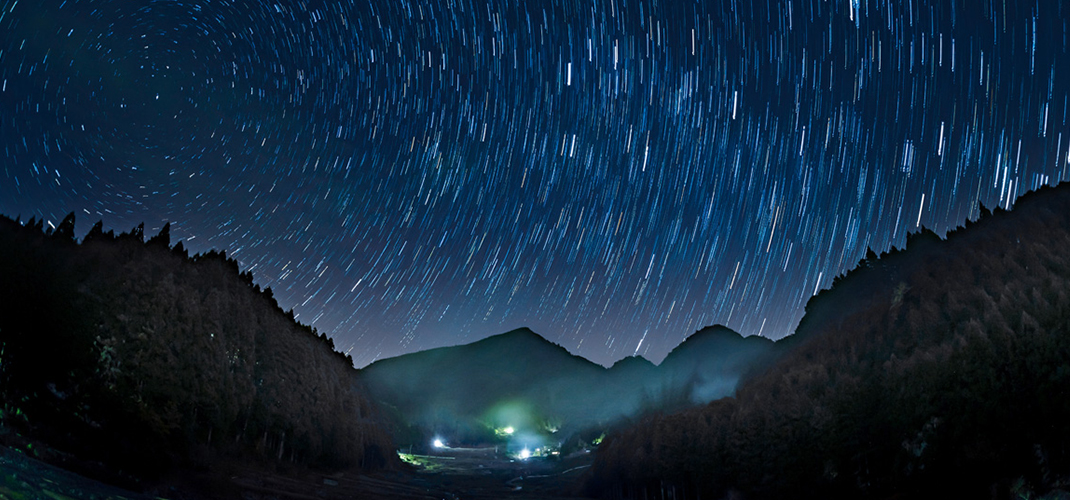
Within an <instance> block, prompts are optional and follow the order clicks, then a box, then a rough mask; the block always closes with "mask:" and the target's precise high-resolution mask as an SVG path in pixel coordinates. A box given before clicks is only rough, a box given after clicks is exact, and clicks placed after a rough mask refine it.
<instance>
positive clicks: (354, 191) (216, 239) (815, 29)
mask: <svg viewBox="0 0 1070 500" xmlns="http://www.w3.org/2000/svg"><path fill="white" fill-rule="evenodd" d="M1068 11H1070V4H1067V3H1066V2H1062V1H1059V0H895V1H892V0H836V1H824V0H790V1H789V0H764V1H750V0H709V1H700V2H685V1H656V0H641V1H640V0H585V1H576V2H573V1H561V0H542V1H524V2H517V1H507V2H502V1H499V0H492V1H491V2H489V3H484V2H471V1H468V0H436V1H430V2H423V1H406V0H389V1H382V0H355V1H344V0H343V1H333V0H332V1H317V0H279V1H277V2H271V1H251V0H250V1H237V0H234V1H228V0H201V1H185V0H166V1H165V0H141V1H129V0H66V1H63V0H33V1H30V0H20V1H15V0H0V85H2V90H0V212H2V213H4V214H6V215H9V216H12V217H14V216H16V215H21V216H22V218H23V219H24V220H25V219H28V218H30V217H38V218H42V217H43V218H44V219H45V220H47V221H50V222H51V223H53V224H55V223H58V221H59V220H60V219H62V218H63V216H64V215H66V214H67V213H68V212H72V211H73V212H76V214H77V216H78V219H79V226H78V227H79V234H84V232H85V231H87V230H88V228H89V226H90V225H91V224H92V223H94V222H96V221H97V220H99V219H102V220H103V221H104V223H105V226H106V227H110V228H113V229H116V230H118V231H125V230H129V229H130V228H132V227H134V226H136V225H137V224H138V223H140V222H145V224H146V232H147V233H148V234H155V232H156V231H157V230H158V229H159V228H160V227H161V226H162V225H163V223H164V222H166V221H170V222H172V223H173V227H172V236H173V238H175V239H179V238H180V239H184V240H185V242H184V243H185V244H186V245H187V247H189V248H190V249H191V250H195V251H206V250H208V249H211V248H217V249H224V250H226V251H227V253H228V255H230V256H232V257H235V258H236V259H238V261H239V262H240V264H241V266H242V267H243V269H248V270H251V271H252V272H253V274H254V276H255V279H256V281H257V282H258V283H260V284H261V285H263V286H270V287H271V288H272V289H273V290H274V291H275V294H276V297H277V298H278V299H279V302H280V304H281V305H282V306H283V307H284V308H287V309H288V308H290V307H292V308H294V310H295V312H296V313H298V319H299V320H300V321H302V322H304V323H307V324H311V325H313V326H315V327H316V328H317V329H319V330H320V331H323V332H326V333H328V334H329V335H331V336H332V337H333V338H334V339H335V342H336V344H337V345H338V347H339V348H340V349H342V350H343V351H347V352H349V353H350V354H351V355H352V356H353V358H354V360H355V362H356V364H357V366H363V365H365V364H367V363H369V362H371V361H372V360H374V359H377V358H382V357H389V356H394V355H398V354H401V353H405V352H412V351H416V350H421V349H427V348H431V347H438V346H443V345H454V344H459V343H465V342H471V341H475V340H478V339H480V338H483V337H486V336H488V335H492V334H495V333H500V332H504V331H506V330H509V329H512V328H516V327H520V326H529V327H531V328H532V329H533V330H535V331H536V332H538V333H540V334H542V335H543V336H545V337H546V338H548V339H549V340H551V341H553V342H556V343H559V344H561V345H563V346H564V347H566V348H568V349H569V350H570V351H572V352H573V353H576V354H579V355H582V356H585V357H587V358H589V359H591V360H593V361H596V362H599V363H603V364H609V363H612V362H613V361H615V360H617V359H619V358H621V357H624V356H628V355H631V354H634V353H638V354H642V355H644V356H646V357H648V358H650V359H652V360H654V361H659V360H660V359H661V358H662V357H663V356H664V355H665V354H666V353H667V352H668V351H669V350H670V349H671V348H672V347H674V346H675V345H676V344H678V343H679V342H680V341H682V340H683V339H684V338H685V337H687V336H688V335H689V334H691V333H692V332H694V331H695V330H697V329H699V328H701V327H703V326H705V325H711V324H716V323H723V324H726V325H728V326H729V327H731V328H733V329H735V330H737V331H739V332H741V333H743V334H745V335H756V334H757V335H763V336H766V337H770V338H773V339H777V338H780V337H783V336H784V335H787V334H790V333H791V332H792V331H793V329H794V327H795V325H796V324H797V323H798V321H799V319H800V317H801V316H802V312H803V306H804V305H805V303H806V301H807V300H808V299H809V298H810V297H811V296H812V295H813V294H814V292H815V291H816V290H818V289H820V288H823V287H827V286H828V285H829V284H830V282H831V280H832V278H833V277H835V276H836V275H837V274H840V273H841V272H843V271H845V270H847V269H849V268H851V267H853V266H854V264H855V263H856V262H857V261H858V260H859V259H860V258H862V256H863V255H864V254H865V252H866V249H867V247H872V248H874V249H875V250H877V251H878V252H879V251H882V250H887V249H889V248H890V247H891V246H893V245H896V246H901V245H902V244H903V242H904V241H905V237H906V235H907V233H908V232H911V231H917V230H918V228H919V226H925V227H929V228H932V229H934V230H936V231H937V232H938V233H942V232H943V231H946V230H948V229H951V228H954V227H956V226H958V225H960V224H962V223H963V222H964V221H965V220H966V219H967V218H973V217H976V216H977V213H978V212H977V204H978V202H979V201H980V202H983V203H985V204H986V205H988V206H994V205H1000V206H1004V207H1010V206H1013V201H1014V199H1015V198H1016V197H1018V196H1020V195H1021V194H1023V193H1025V192H1026V191H1028V190H1031V189H1034V188H1036V187H1037V186H1039V185H1042V184H1054V183H1057V182H1059V181H1061V180H1064V179H1067V178H1068V177H1070V172H1068V168H1070V156H1068V153H1070V128H1068V125H1067V124H1068V117H1070V115H1068V109H1067V106H1068V100H1070V84H1068V83H1067V82H1068V81H1070V75H1068V74H1067V73H1068V71H1070V70H1068V68H1070V65H1068V64H1065V63H1064V62H1065V61H1067V60H1070V59H1068V57H1070V54H1068V51H1070V41H1068V37H1070V28H1068V23H1070V12H1068ZM1060 63H1063V64H1060Z"/></svg>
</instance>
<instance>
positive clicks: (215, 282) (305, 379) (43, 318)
mask: <svg viewBox="0 0 1070 500" xmlns="http://www.w3.org/2000/svg"><path fill="white" fill-rule="evenodd" d="M0 284H2V286H0V404H2V406H0V430H2V431H3V432H2V433H0V437H3V438H4V439H6V440H8V441H13V440H14V441H19V440H27V439H28V440H30V441H32V442H37V443H44V444H45V445H47V446H48V447H50V448H54V449H56V450H59V452H60V453H61V454H64V455H66V454H69V455H70V456H73V457H77V459H78V460H80V461H83V462H97V461H99V462H103V463H105V464H108V465H109V467H111V468H113V469H122V470H124V471H127V472H133V473H135V474H137V475H141V476H143V477H151V476H153V475H156V474H160V473H163V472H164V471H166V470H168V469H170V468H172V467H187V466H197V467H201V466H205V465H209V464H211V463H213V462H214V461H216V460H219V459H240V460H245V461H248V460H252V461H254V462H261V463H266V464H271V463H279V462H283V463H294V464H302V465H308V466H314V467H324V468H331V469H338V468H344V467H362V468H375V467H380V466H383V465H385V464H387V463H388V462H392V461H393V460H395V459H396V457H395V455H394V453H393V445H392V444H391V442H390V438H389V437H388V436H387V435H386V434H385V433H384V432H383V431H382V430H381V426H380V425H379V424H378V422H377V420H376V419H377V412H376V410H375V408H374V407H373V405H372V404H371V402H370V401H369V399H368V398H366V397H365V394H364V392H363V391H362V389H360V388H359V387H357V386H356V385H355V379H354V376H353V369H352V365H351V360H350V359H349V358H348V357H347V356H345V355H343V354H341V353H338V352H335V351H334V349H333V348H334V346H333V343H332V342H331V340H330V339H329V338H327V337H326V336H325V335H319V334H317V332H315V331H314V330H313V329H311V328H309V327H307V326H304V325H301V324H299V323H297V322H296V321H295V320H294V317H293V313H292V311H291V312H288V313H287V312H283V311H282V310H281V309H280V308H279V306H278V304H277V303H276V301H275V300H274V298H273V297H272V294H271V291H270V289H268V290H261V289H260V288H259V286H257V285H255V284H254V283H253V280H252V275H251V274H249V273H240V272H239V269H238V264H237V262H236V261H234V260H233V259H228V258H227V257H226V256H225V254H222V253H215V252H209V253H207V254H203V255H196V256H192V257H191V256H189V255H188V254H187V252H186V250H184V249H183V247H182V244H181V243H178V244H176V245H174V247H172V246H171V243H170V238H169V227H168V226H165V227H164V228H163V230H162V231H161V232H160V233H159V234H158V235H156V236H154V237H152V238H150V239H149V240H148V241H147V242H146V241H144V235H143V229H142V227H140V226H139V227H138V228H136V229H134V230H133V231H131V232H129V233H123V234H120V235H114V234H113V233H112V232H107V233H105V232H103V231H102V230H101V224H100V223H98V224H97V225H96V226H94V227H93V229H92V230H91V231H90V232H89V233H88V234H87V235H86V236H85V237H84V239H83V241H82V242H81V243H78V242H77V241H76V238H75V235H74V216H73V214H72V215H70V216H68V217H67V218H66V219H65V220H64V221H63V222H62V223H61V224H60V225H59V226H57V227H56V228H55V230H51V229H45V228H44V227H43V224H42V222H41V221H36V222H35V221H32V220H31V221H30V222H28V223H25V224H21V223H19V222H17V221H13V220H11V219H8V218H2V219H0ZM16 437H18V439H16ZM32 449H33V448H31V450H32Z"/></svg>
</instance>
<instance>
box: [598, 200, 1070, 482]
mask: <svg viewBox="0 0 1070 500" xmlns="http://www.w3.org/2000/svg"><path fill="white" fill-rule="evenodd" d="M1068 250H1070V185H1067V184H1063V185H1061V186H1059V187H1058V188H1044V189H1041V190H1040V191H1038V192H1035V193H1031V194H1029V195H1026V196H1025V197H1023V198H1021V199H1020V200H1019V201H1018V203H1017V206H1016V207H1015V209H1014V210H1013V211H1012V212H1005V211H1002V210H998V209H997V210H996V213H994V214H993V213H990V212H988V210H986V209H984V208H983V207H982V216H981V217H980V219H979V220H978V221H976V222H973V223H968V224H967V227H966V228H960V229H958V230H955V231H952V232H951V233H949V234H948V236H947V239H946V240H941V239H940V238H939V237H938V236H937V235H935V234H933V233H931V232H928V231H923V232H922V233H919V234H915V235H912V236H911V237H910V238H909V239H908V245H907V248H906V249H905V250H904V251H892V252H890V253H886V254H883V255H880V256H877V255H874V254H873V253H872V252H871V253H870V254H869V255H868V256H867V258H866V259H864V260H863V261H862V262H860V263H859V265H858V267H857V268H855V269H854V270H853V271H851V272H849V273H847V275H846V276H842V277H840V278H838V279H837V280H836V283H835V285H834V286H833V287H832V289H831V290H827V291H824V292H822V293H821V294H819V295H818V296H817V297H815V298H814V299H812V300H811V302H810V303H809V304H808V306H807V313H806V316H805V318H804V319H803V321H802V322H801V324H800V326H799V328H798V330H797V333H796V334H795V335H794V336H793V337H789V338H788V339H785V340H784V341H782V342H785V343H786V344H787V345H789V346H792V347H793V348H792V350H790V351H789V352H788V353H787V354H785V355H784V357H783V358H782V359H781V360H780V361H779V363H778V364H777V365H775V366H774V367H773V368H772V369H770V370H769V371H767V372H765V373H763V374H761V375H758V376H756V377H755V378H753V379H751V380H749V381H747V382H746V383H745V384H744V385H742V386H741V387H740V389H739V390H738V391H737V397H735V398H726V399H722V400H718V401H714V402H713V403H711V404H709V405H707V406H705V407H702V408H697V409H693V410H689V411H685V412H682V413H679V414H675V415H670V416H657V417H652V418H650V419H648V420H646V421H645V422H643V423H642V424H640V425H638V426H635V427H632V428H630V429H628V430H626V431H624V432H621V433H618V434H616V435H611V436H610V437H609V438H607V439H606V440H605V442H604V443H603V444H602V446H601V447H600V448H599V450H598V456H597V461H596V462H595V465H594V466H593V468H592V469H593V475H592V479H591V481H590V482H589V486H590V488H591V491H592V493H595V494H598V495H600V496H602V497H607V498H723V497H724V496H726V495H738V496H742V497H744V498H891V497H897V498H917V497H930V498H932V497H940V496H948V497H958V498H982V497H984V498H1008V497H1010V495H1011V494H1012V493H1014V494H1015V495H1016V496H1015V497H1016V498H1017V497H1018V496H1021V497H1022V498H1027V497H1029V495H1033V494H1043V493H1045V492H1048V491H1051V490H1053V489H1057V488H1066V487H1067V485H1068V484H1070V476H1068V475H1070V397H1067V395H1070V331H1068V329H1070V251H1068Z"/></svg>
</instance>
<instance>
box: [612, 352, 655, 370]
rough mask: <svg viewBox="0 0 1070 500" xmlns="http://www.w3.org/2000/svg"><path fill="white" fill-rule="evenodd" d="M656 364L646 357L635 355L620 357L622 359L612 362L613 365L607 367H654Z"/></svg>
mask: <svg viewBox="0 0 1070 500" xmlns="http://www.w3.org/2000/svg"><path fill="white" fill-rule="evenodd" d="M656 366H657V365H655V364H654V363H653V362H652V361H650V360H649V359H646V358H644V357H642V356H639V355H635V356H628V357H626V358H622V359H620V360H618V361H617V362H616V363H613V366H611V367H609V369H610V370H614V369H616V370H620V369H622V368H629V367H637V368H647V367H649V368H655V367H656Z"/></svg>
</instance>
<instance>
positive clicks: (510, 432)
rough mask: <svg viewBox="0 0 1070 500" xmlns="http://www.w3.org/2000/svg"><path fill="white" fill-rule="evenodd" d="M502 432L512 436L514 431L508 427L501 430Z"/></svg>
mask: <svg viewBox="0 0 1070 500" xmlns="http://www.w3.org/2000/svg"><path fill="white" fill-rule="evenodd" d="M502 432H504V433H506V434H512V433H514V432H516V429H514V428H512V426H510V427H506V428H504V429H502Z"/></svg>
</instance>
